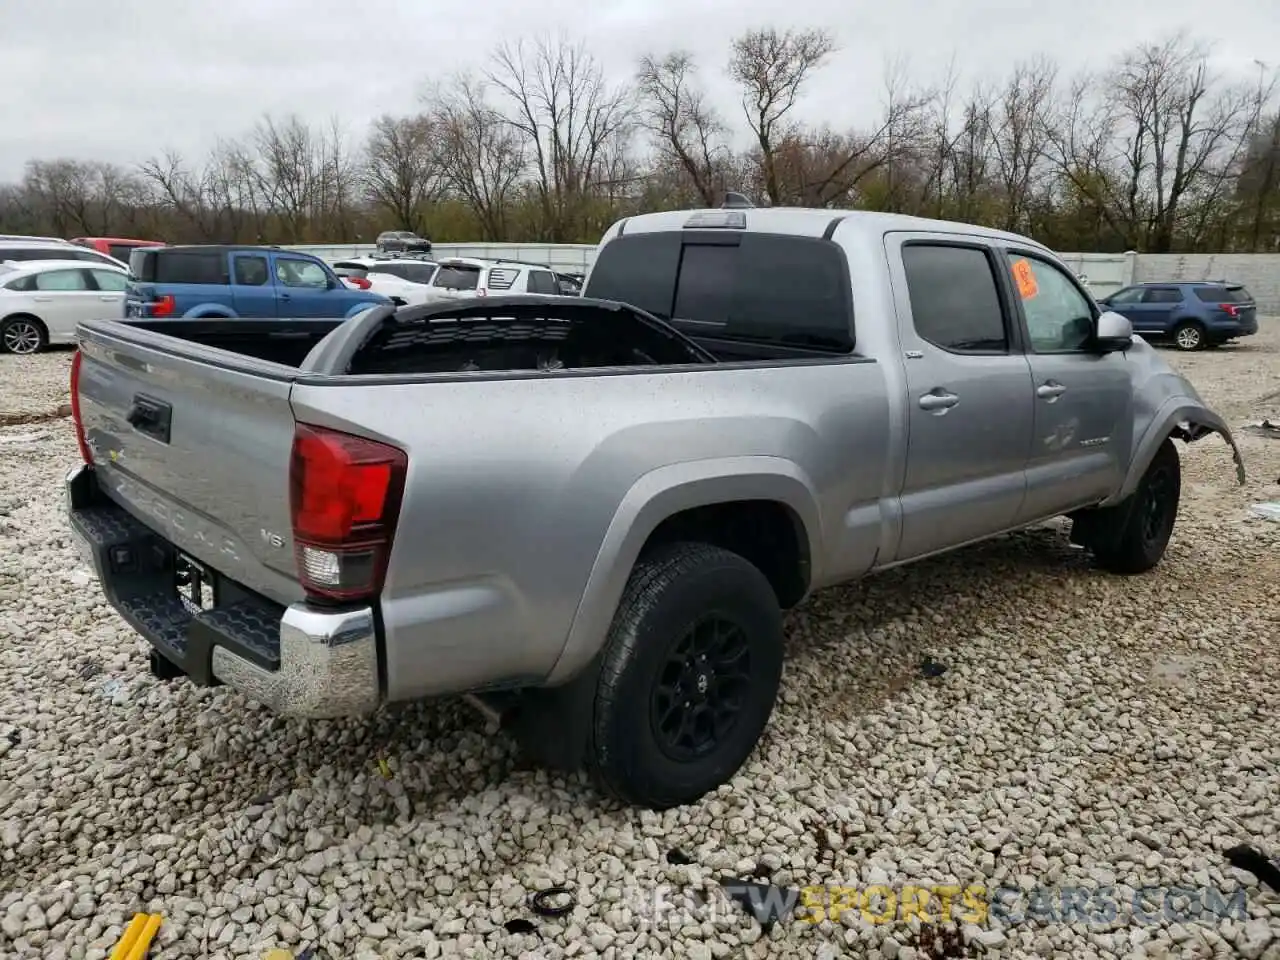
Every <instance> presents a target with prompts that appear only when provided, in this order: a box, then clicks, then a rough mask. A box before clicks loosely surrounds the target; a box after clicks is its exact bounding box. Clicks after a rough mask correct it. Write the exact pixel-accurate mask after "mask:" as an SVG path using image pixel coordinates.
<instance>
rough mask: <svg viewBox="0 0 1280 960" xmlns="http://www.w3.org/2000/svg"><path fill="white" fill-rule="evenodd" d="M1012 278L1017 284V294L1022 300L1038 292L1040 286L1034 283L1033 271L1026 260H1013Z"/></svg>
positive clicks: (1028, 298) (1030, 297)
mask: <svg viewBox="0 0 1280 960" xmlns="http://www.w3.org/2000/svg"><path fill="white" fill-rule="evenodd" d="M1013 280H1014V282H1015V283H1016V284H1017V285H1018V296H1020V297H1022V299H1023V300H1030V299H1032V298H1033V297H1034V296H1036V294H1038V293H1039V292H1040V286H1039V285H1038V284H1037V283H1036V275H1035V271H1033V270H1032V269H1031V264H1030V263H1029V262H1028V261H1026V260H1015V261H1014V262H1013Z"/></svg>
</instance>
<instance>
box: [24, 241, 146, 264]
mask: <svg viewBox="0 0 1280 960" xmlns="http://www.w3.org/2000/svg"><path fill="white" fill-rule="evenodd" d="M6 260H9V261H13V262H25V261H28V260H82V261H84V262H85V263H94V264H98V265H99V266H107V267H115V268H116V269H117V270H128V269H129V265H128V264H127V263H125V262H124V261H121V260H117V259H116V258H115V257H111V256H108V255H107V254H105V253H99V252H98V251H97V250H90V249H89V248H87V247H82V246H80V245H79V244H78V243H72V242H71V241H70V240H25V239H24V240H0V263H3V262H4V261H6Z"/></svg>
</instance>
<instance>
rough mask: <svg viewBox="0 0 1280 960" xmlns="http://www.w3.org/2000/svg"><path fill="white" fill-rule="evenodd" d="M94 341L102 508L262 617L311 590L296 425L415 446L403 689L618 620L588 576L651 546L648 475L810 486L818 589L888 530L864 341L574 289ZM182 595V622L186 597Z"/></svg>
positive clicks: (427, 685) (393, 601) (883, 453)
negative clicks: (767, 355) (749, 342)
mask: <svg viewBox="0 0 1280 960" xmlns="http://www.w3.org/2000/svg"><path fill="white" fill-rule="evenodd" d="M249 324H253V325H254V326H253V327H252V328H250V326H249ZM326 324H327V332H326ZM80 335H81V354H80V357H81V359H80V361H79V363H80V370H79V374H78V376H79V384H78V391H77V394H76V396H77V398H78V404H79V408H80V421H81V424H82V429H83V431H84V435H85V440H86V443H87V445H88V447H89V448H90V449H91V455H92V459H93V461H94V467H93V470H92V474H93V478H94V480H93V482H94V484H95V487H96V491H97V493H98V494H100V495H101V497H102V506H103V508H104V509H106V510H108V511H111V510H114V511H119V512H120V513H122V514H123V515H126V517H127V520H126V521H124V522H126V523H128V524H136V525H137V526H139V527H140V528H142V531H141V532H140V533H139V534H138V536H144V537H145V536H154V537H155V538H156V539H157V541H158V542H159V546H160V548H161V550H162V551H171V552H173V553H175V554H181V555H183V556H184V557H186V558H189V559H190V560H191V561H193V562H194V563H196V564H199V565H202V566H203V567H205V568H207V569H208V570H209V571H210V573H211V574H213V575H215V576H216V579H218V580H219V581H220V582H222V583H223V584H224V586H225V592H226V595H227V596H229V597H237V598H242V599H244V600H245V602H252V603H255V604H257V605H258V606H257V607H255V610H260V609H263V610H266V611H267V612H268V618H270V616H275V615H276V614H278V613H279V612H280V610H281V609H282V608H288V609H290V610H292V609H294V607H296V606H297V605H299V604H307V603H311V602H312V598H311V597H310V596H309V594H308V591H307V590H305V589H304V588H303V586H302V583H301V580H300V577H299V573H298V564H299V559H298V555H297V547H298V542H297V540H296V539H295V534H294V517H293V515H292V513H291V494H290V484H291V480H290V477H291V470H292V469H293V466H294V464H293V461H292V459H291V457H292V456H293V453H292V451H293V449H294V448H295V444H296V442H297V437H298V434H299V431H300V430H304V429H306V426H305V425H309V426H311V427H315V428H319V429H322V430H327V431H336V432H338V433H341V434H344V435H347V436H351V437H354V438H361V439H362V440H364V441H371V442H374V443H377V444H382V445H384V446H385V447H386V448H394V449H395V450H398V451H402V452H403V455H404V458H405V463H406V465H407V467H406V479H405V483H404V493H403V500H402V501H401V502H400V503H398V506H397V509H398V518H399V519H398V523H397V526H396V531H397V533H396V539H395V542H394V545H393V546H392V547H391V548H390V563H389V566H388V568H387V570H386V575H385V582H384V584H383V586H382V588H381V592H380V594H379V596H378V598H377V622H378V624H379V627H378V629H379V632H380V639H379V643H380V644H383V645H384V653H383V654H382V656H381V658H380V669H381V670H382V684H383V689H384V695H385V696H386V698H387V699H392V700H404V699H412V698H415V697H420V696H429V695H435V694H439V693H447V692H457V691H460V690H465V689H472V688H478V687H481V686H485V685H489V684H493V683H507V684H513V685H528V684H536V683H538V682H540V681H541V680H542V679H543V678H545V677H546V676H547V675H548V674H549V673H550V671H551V670H552V669H553V668H555V667H556V664H557V662H558V661H560V660H561V657H562V655H564V656H569V654H568V653H566V643H567V638H568V636H569V631H570V627H571V625H572V624H574V623H575V616H576V615H577V614H578V613H579V611H581V613H582V618H583V623H584V626H583V628H582V629H583V630H584V631H585V632H586V633H591V634H592V635H595V634H594V633H592V631H596V632H598V630H599V629H603V627H602V626H600V625H599V624H596V623H595V622H594V621H595V620H596V619H598V618H599V617H600V616H603V615H604V614H603V613H602V611H605V610H607V609H611V607H610V601H609V600H607V599H605V598H606V597H607V596H608V591H611V590H613V589H614V587H615V586H616V585H615V584H612V583H608V584H603V583H602V584H594V583H593V584H590V585H589V584H588V579H589V577H590V575H591V571H592V569H593V567H594V566H595V565H596V564H597V563H598V562H604V561H601V560H600V558H601V557H602V555H604V556H610V557H612V556H614V555H615V554H616V553H617V552H618V551H621V552H622V553H623V554H624V555H625V554H626V552H627V551H631V550H638V549H639V546H640V543H639V542H636V543H632V542H631V540H630V538H631V537H632V535H633V534H632V531H637V530H639V529H640V528H641V527H642V526H643V518H641V517H635V516H631V514H630V513H629V512H628V511H631V510H638V509H640V508H641V505H642V504H644V503H647V502H648V499H647V498H648V497H650V496H651V494H646V493H644V490H646V489H647V487H645V486H644V485H645V484H646V483H662V484H673V483H674V484H676V487H677V488H678V489H680V490H687V491H689V493H688V494H680V496H685V495H689V496H692V495H693V492H694V491H696V489H697V484H698V482H699V481H698V479H697V478H698V477H699V476H701V475H702V472H704V471H707V472H708V476H714V477H715V478H717V482H718V483H720V484H722V485H727V487H728V488H729V489H731V490H737V489H741V490H743V491H752V493H751V495H752V496H763V495H768V496H771V497H773V498H775V499H778V500H780V501H781V502H793V503H795V504H796V507H795V509H796V510H797V511H810V512H811V511H812V510H813V509H814V507H813V506H805V504H812V503H813V502H814V497H815V496H816V497H817V498H818V507H817V509H819V510H820V511H822V512H823V514H824V515H825V513H826V511H830V519H829V520H827V521H825V522H827V523H829V524H830V525H831V527H830V528H831V530H832V531H833V533H832V535H831V536H829V537H826V538H824V539H823V540H822V542H821V543H818V544H815V549H819V548H820V551H821V552H820V553H817V554H815V555H814V556H813V557H812V567H813V574H814V577H815V582H817V581H820V580H822V579H823V578H825V577H826V576H828V575H829V574H831V575H834V574H837V573H840V572H843V571H848V570H855V571H858V570H863V569H866V568H867V567H869V566H870V565H871V564H872V563H873V561H874V558H875V555H876V552H877V550H878V549H879V546H880V536H881V532H882V531H881V514H880V507H879V497H880V492H881V490H882V489H883V487H884V484H885V464H886V462H887V458H888V457H889V431H890V427H891V423H890V420H891V418H890V408H889V394H888V390H889V387H888V384H887V382H886V378H885V375H884V371H883V370H882V369H881V367H880V365H879V364H878V363H876V362H875V361H873V360H870V359H867V358H863V357H858V356H848V355H846V356H843V357H828V358H826V359H823V360H819V361H798V362H791V363H779V362H777V361H758V362H755V363H741V362H739V363H718V362H717V361H716V360H715V359H714V358H713V357H712V356H711V355H710V354H709V353H707V351H706V350H704V349H703V348H701V347H700V346H698V345H697V344H696V343H694V342H693V341H692V340H690V339H688V338H687V337H684V336H683V335H681V334H679V333H677V332H675V331H673V330H672V329H671V328H670V327H669V326H667V325H665V324H663V323H661V322H660V321H657V320H654V319H653V318H652V317H649V316H648V315H645V314H640V313H637V312H635V311H632V310H631V309H630V308H627V307H623V306H620V305H617V304H605V303H599V302H592V301H584V300H581V299H579V298H563V300H557V299H555V298H502V299H501V300H499V299H498V298H490V299H489V301H488V302H483V301H482V302H476V303H471V304H465V305H457V304H451V305H439V306H432V307H417V308H401V309H400V310H398V311H394V312H393V311H392V310H391V309H389V308H376V309H374V310H371V311H368V312H367V313H365V314H362V315H359V316H357V317H354V318H352V319H351V320H347V321H344V322H341V323H336V322H335V323H328V322H326V321H286V320H278V321H261V322H255V321H248V322H246V321H243V320H229V321H222V322H207V323H193V322H191V321H150V320H148V321H142V322H125V321H95V322H92V323H87V324H84V325H82V326H81V330H80ZM627 367H631V368H633V369H632V370H627V369H626V368H627ZM636 367H641V368H652V369H651V371H650V370H646V369H634V368H636ZM628 373H629V374H630V375H618V374H628ZM819 426H820V427H821V430H819ZM820 434H825V435H827V439H826V440H825V441H824V438H823V436H822V435H820ZM833 435H834V436H839V437H841V442H840V443H839V444H834V445H833V444H831V443H830V440H829V437H830V436H833ZM787 465H797V466H787ZM779 471H781V472H779ZM735 477H736V478H738V479H736V480H735V479H734V478H735ZM629 491H634V496H633V494H632V493H629ZM806 491H807V492H806ZM637 497H638V498H639V499H635V498H637ZM633 499H634V500H635V502H634V504H633V503H632V501H633ZM661 505H662V508H663V509H668V508H670V509H678V504H677V503H676V502H675V501H674V500H673V501H671V502H670V503H668V502H667V501H666V500H663V501H662V502H661ZM651 508H652V509H657V506H654V505H651V506H650V507H645V509H651ZM620 517H625V518H626V519H625V521H624V520H620V519H619V518H620ZM654 522H656V520H655V521H654ZM823 523H824V521H823V519H822V517H821V516H818V515H810V516H806V517H805V519H804V525H805V527H806V528H807V529H809V530H812V531H817V530H819V529H821V528H822V526H823ZM619 524H621V526H619ZM615 530H616V531H618V532H625V533H626V536H627V537H628V539H627V541H626V542H622V541H617V540H615V539H614V536H615V534H614V533H613V532H612V531H615ZM130 542H141V541H139V540H138V538H137V537H132V538H131V541H130ZM548 552H550V556H551V557H552V558H553V560H554V562H550V563H548V562H547V559H546V558H547V556H548ZM629 563H630V561H627V560H625V559H619V560H618V566H619V569H625V568H627V567H629ZM607 565H609V566H610V567H612V561H609V562H608V564H607ZM148 589H150V587H148ZM600 590H604V591H606V593H603V594H602V593H599V591H600ZM171 594H172V590H171V589H170V595H171ZM584 596H585V599H584ZM588 601H589V604H588ZM167 609H168V610H170V611H172V612H173V614H174V618H175V619H174V630H173V631H171V632H173V633H174V635H175V636H176V635H178V634H182V635H183V636H186V637H188V638H189V637H190V636H191V635H192V633H193V630H192V629H191V623H190V621H191V617H192V616H193V614H190V613H186V614H183V613H182V612H181V611H180V609H179V607H177V606H173V605H172V604H171V605H170V606H169V607H168V608H167ZM122 612H124V611H123V610H122ZM184 616H185V617H186V620H185V621H184V620H183V617H184ZM199 616H200V617H203V618H205V619H207V618H208V617H209V616H220V615H217V614H209V613H206V614H200V615H199ZM588 620H589V621H590V622H591V625H590V626H586V624H587V622H588ZM575 629H576V628H575ZM156 632H157V631H156V630H155V629H154V628H153V629H151V630H150V631H149V632H148V631H144V633H147V635H148V636H149V637H154V636H155V635H156ZM194 632H196V633H199V631H194ZM584 635H585V634H584ZM154 643H155V641H154V640H153V645H154ZM194 655H196V656H199V657H204V655H205V652H204V649H203V648H201V647H199V646H197V647H196V648H195V650H194ZM580 655H581V652H580V651H575V652H574V653H573V656H580ZM181 666H183V668H184V669H186V665H185V664H182V665H181ZM204 669H205V671H206V672H207V669H208V668H207V664H206V665H205V666H204ZM188 672H190V670H188Z"/></svg>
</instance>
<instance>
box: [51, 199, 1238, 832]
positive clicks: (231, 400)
mask: <svg viewBox="0 0 1280 960" xmlns="http://www.w3.org/2000/svg"><path fill="white" fill-rule="evenodd" d="M583 292H584V296H583V297H581V298H579V297H527V296H515V297H488V298H483V299H479V298H478V299H473V300H467V301H459V302H454V303H439V304H427V305H418V306H412V307H400V308H398V309H397V308H395V307H392V306H380V307H375V308H371V309H369V310H367V311H365V312H363V313H360V314H358V315H356V316H355V317H352V318H351V319H349V320H347V321H346V322H340V321H337V320H319V319H313V320H306V319H302V320H286V319H272V320H261V321H255V320H237V321H218V320H213V321H202V320H184V321H173V320H155V319H138V320H102V321H93V322H88V323H84V324H82V325H81V327H80V328H79V351H78V354H77V355H76V357H75V359H74V366H73V373H72V399H73V403H72V406H73V415H74V421H75V425H76V430H77V435H78V439H79V446H80V452H81V455H82V457H83V460H84V463H83V464H82V465H78V466H77V467H76V468H75V469H73V470H72V471H71V472H70V474H69V476H68V477H67V481H66V482H67V498H68V510H69V514H70V523H71V526H72V528H73V529H74V531H75V533H76V534H77V536H78V538H79V539H80V541H81V542H82V543H83V545H84V549H85V550H86V551H87V555H88V557H89V559H90V560H91V562H92V564H93V566H94V568H95V570H96V571H97V574H98V577H99V579H100V582H101V585H102V588H103V590H104V592H105V595H106V597H107V599H108V600H109V602H110V603H111V604H112V605H113V606H114V608H115V609H116V610H117V611H118V612H119V614H120V615H121V616H122V617H123V618H124V620H126V621H127V622H128V623H129V624H130V625H131V626H132V627H133V628H134V629H135V630H136V631H137V632H138V633H140V634H141V635H142V636H143V637H144V638H145V639H146V641H147V643H148V644H149V645H150V648H151V650H152V654H151V665H152V670H153V671H154V672H155V673H156V674H158V675H159V676H162V677H168V678H175V679H176V678H181V677H184V676H185V677H188V678H190V680H192V681H194V682H195V683H197V684H202V685H217V684H225V685H228V686H230V687H233V688H235V689H236V690H238V691H241V692H242V693H243V694H245V695H247V696H248V697H249V698H251V699H253V700H256V701H258V702H260V703H261V704H264V705H266V706H267V707H269V708H271V709H273V710H275V711H278V712H280V713H283V714H289V715H295V716H304V717H333V716H354V715H362V714H367V713H369V712H372V711H375V710H376V709H378V708H379V706H380V705H382V704H385V703H388V702H392V701H408V700H414V699H417V698H423V697H438V696H443V695H454V694H462V695H464V696H466V697H468V698H469V700H470V701H471V702H473V703H475V704H478V705H481V706H482V707H483V708H485V709H487V710H490V711H494V712H496V713H497V714H498V715H499V716H500V717H502V718H504V719H506V720H508V721H509V722H510V724H511V729H512V730H513V732H514V733H515V735H516V737H517V738H518V740H519V741H520V742H521V743H523V744H524V745H525V746H526V747H527V748H528V749H530V750H532V751H533V752H534V753H535V755H536V757H537V758H538V759H540V760H541V761H542V762H545V763H548V764H552V765H556V766H566V767H570V768H579V767H583V766H585V767H586V768H588V769H589V770H590V771H592V773H593V774H594V776H595V778H596V779H597V780H598V782H599V783H600V784H601V785H602V787H603V788H605V789H606V790H607V791H609V792H611V793H612V794H614V795H616V796H617V797H619V798H621V799H623V800H624V801H626V802H629V803H633V804H637V805H643V806H648V807H651V808H655V809H661V808H668V807H672V806H676V805H681V804H685V803H689V802H692V801H695V800H697V799H698V798H699V797H701V796H702V795H704V794H705V793H707V792H708V791H710V790H712V789H714V788H715V787H717V786H718V785H720V784H722V783H724V782H725V781H727V780H728V779H729V778H731V777H732V776H733V774H734V773H735V772H736V771H737V770H738V769H739V767H740V766H741V765H742V764H743V762H744V761H745V760H746V758H747V757H748V756H749V754H750V753H751V751H752V749H753V747H754V745H755V744H756V742H757V740H758V738H759V737H760V736H761V733H762V731H763V730H764V729H765V726H766V724H767V722H768V720H769V716H770V714H771V711H772V709H773V705H774V700H775V697H776V694H777V692H778V686H779V681H780V677H781V674H782V669H783V620H782V612H783V611H784V610H785V609H787V608H790V607H794V606H795V605H796V604H798V603H800V602H801V601H802V600H804V598H805V597H806V596H808V594H809V593H810V592H811V591H813V590H817V589H819V588H822V587H826V586H829V585H832V584H837V583H841V582H844V581H848V580H852V579H855V578H858V577H861V576H863V575H866V574H869V573H873V572H875V571H879V570H884V569H886V568H888V567H893V566H896V565H899V564H903V563H908V562H911V561H913V560H918V559H920V558H922V557H928V556H932V555H934V554H938V553H940V552H943V551H947V550H952V549H955V548H958V547H963V546H964V545H966V544H971V543H974V542H975V541H979V540H982V539H985V538H989V537H993V536H997V535H999V534H1002V533H1005V532H1006V531H1011V530H1015V529H1018V528H1021V527H1026V526H1028V525H1031V524H1035V523H1037V522H1039V521H1042V520H1045V519H1047V518H1052V517H1056V516H1061V515H1065V516H1067V517H1070V518H1071V519H1072V520H1073V521H1074V522H1073V527H1072V534H1071V535H1072V538H1073V539H1074V540H1075V541H1076V542H1077V543H1079V544H1081V545H1083V546H1085V547H1087V548H1089V549H1090V550H1091V551H1092V553H1093V554H1094V555H1095V556H1096V559H1097V562H1098V563H1099V564H1100V565H1101V566H1102V567H1104V568H1106V569H1107V570H1110V571H1114V572H1115V573H1117V574H1137V573H1141V572H1143V571H1148V570H1150V569H1151V568H1152V567H1154V566H1155V565H1156V564H1157V563H1158V562H1159V561H1160V559H1161V556H1162V554H1163V553H1164V551H1165V547H1166V544H1167V543H1168V541H1169V538H1170V534H1171V532H1172V530H1173V527H1174V521H1175V517H1176V514H1177V510H1178V501H1179V489H1180V472H1179V453H1178V448H1177V446H1175V441H1182V442H1192V441H1196V440H1199V439H1200V438H1201V437H1203V436H1205V435H1206V434H1208V433H1211V432H1216V433H1217V434H1220V435H1221V436H1222V437H1224V438H1225V439H1226V441H1227V442H1228V443H1229V444H1230V445H1231V448H1232V450H1233V451H1234V453H1235V459H1236V469H1237V473H1238V475H1239V479H1240V481H1241V482H1243V480H1244V465H1243V461H1242V460H1241V458H1240V453H1239V450H1238V449H1237V447H1236V444H1235V441H1234V440H1233V439H1232V437H1231V432H1230V430H1229V429H1228V427H1227V425H1226V424H1225V423H1224V422H1223V420H1222V419H1221V418H1219V417H1218V416H1217V415H1216V414H1215V413H1213V412H1212V411H1210V410H1209V409H1207V408H1206V406H1205V404H1204V403H1203V402H1202V400H1201V398H1200V397H1199V395H1198V394H1197V393H1196V390H1195V389H1194V387H1193V386H1192V385H1191V384H1190V383H1189V382H1188V381H1187V380H1186V379H1184V378H1183V377H1182V376H1180V375H1178V374H1177V373H1175V372H1173V371H1172V370H1171V369H1170V368H1169V367H1168V366H1167V365H1166V364H1165V362H1164V361H1163V360H1162V359H1161V358H1160V357H1159V356H1158V355H1157V354H1156V353H1155V352H1154V351H1153V350H1152V349H1151V348H1150V347H1149V346H1148V345H1147V344H1146V343H1145V342H1144V341H1143V340H1142V339H1141V338H1140V337H1136V336H1133V335H1132V332H1131V328H1130V325H1129V323H1128V321H1126V320H1125V319H1124V318H1123V317H1120V316H1118V315H1116V314H1114V313H1107V312H1100V310H1099V308H1098V306H1097V305H1096V304H1095V303H1094V301H1093V300H1092V298H1091V297H1090V296H1089V295H1088V293H1087V292H1086V291H1085V290H1084V289H1083V288H1082V286H1081V284H1080V282H1079V280H1078V279H1077V278H1076V277H1075V276H1074V275H1073V274H1072V272H1071V271H1070V270H1069V269H1068V268H1067V267H1066V266H1065V265H1064V264H1063V262H1062V261H1061V260H1060V259H1059V258H1057V257H1056V256H1055V255H1054V254H1053V253H1051V252H1050V251H1049V250H1047V249H1045V248H1044V247H1043V246H1041V245H1040V244H1038V243H1035V242H1033V241H1031V240H1029V239H1026V238H1025V237H1020V236H1016V235H1012V234H1009V233H1002V232H997V231H994V230H988V229H984V228H980V227H976V226H970V225H966V224H957V223H946V222H937V221H929V220H918V219H911V218H904V217H900V216H889V215H882V214H877V213H838V212H833V211H829V210H800V209H760V210H757V209H709V210H700V211H680V212H665V213H655V214H648V215H643V216H636V217H632V218H630V219H626V220H623V221H621V222H619V223H616V224H614V225H613V226H612V227H611V228H610V229H609V231H608V232H607V234H606V235H605V237H604V239H603V241H602V243H601V245H600V247H599V250H598V255H597V257H596V260H595V262H594V265H593V267H592V269H591V271H590V274H589V276H588V278H587V282H586V287H585V290H584V291H583Z"/></svg>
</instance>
